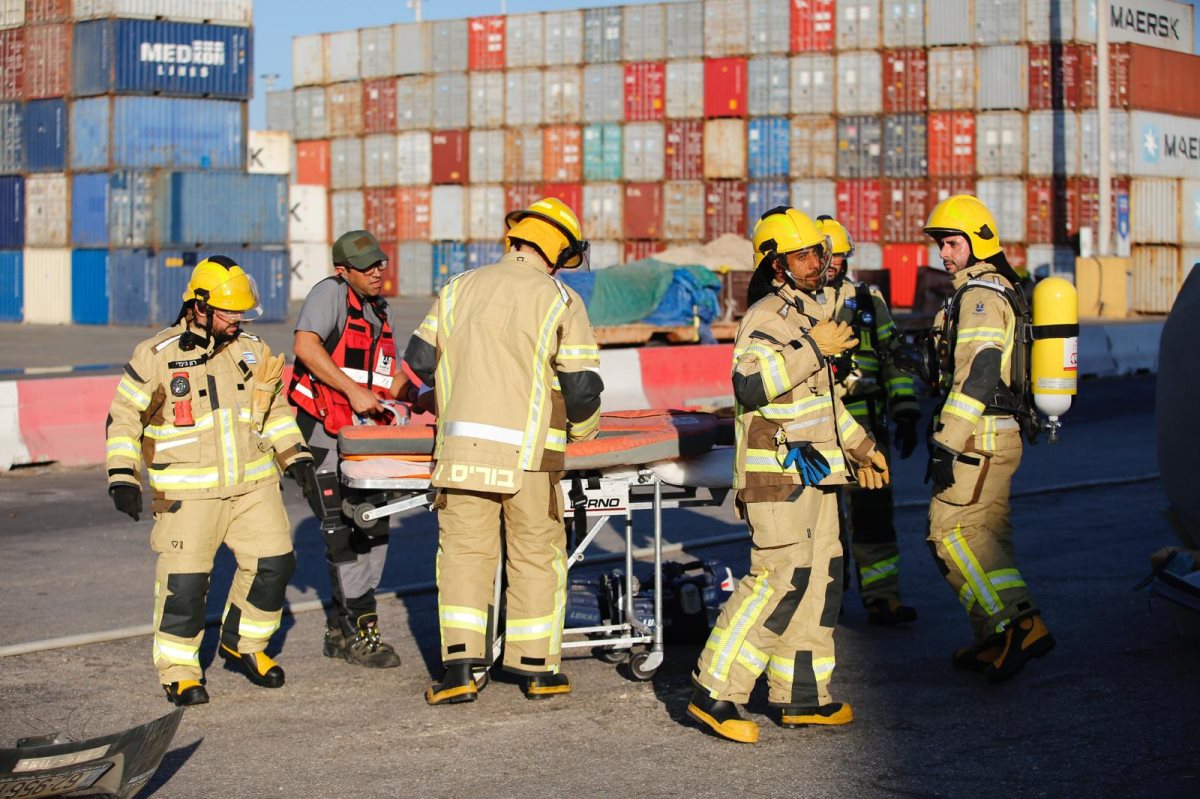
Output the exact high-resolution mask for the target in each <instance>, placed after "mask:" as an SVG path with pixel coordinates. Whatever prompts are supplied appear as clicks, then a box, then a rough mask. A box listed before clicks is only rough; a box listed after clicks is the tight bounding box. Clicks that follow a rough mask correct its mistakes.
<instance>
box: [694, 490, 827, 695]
mask: <svg viewBox="0 0 1200 799" xmlns="http://www.w3.org/2000/svg"><path fill="white" fill-rule="evenodd" d="M837 491H838V487H837V486H832V487H829V488H805V489H804V490H803V491H801V492H800V495H799V497H798V498H797V499H796V500H794V501H789V502H750V503H745V504H743V505H742V506H741V507H742V508H743V509H744V513H745V517H746V521H747V522H748V523H749V525H750V534H751V548H750V573H749V574H747V575H746V576H745V577H743V578H742V580H741V582H739V583H738V585H737V587H736V588H735V589H734V592H733V596H731V597H730V598H729V600H728V601H727V602H726V603H725V606H724V607H722V608H721V614H720V617H719V618H718V619H717V623H716V626H715V627H714V628H713V631H712V634H711V635H710V636H709V639H708V642H707V643H706V644H705V645H704V651H703V652H702V653H701V655H700V662H699V663H698V664H697V665H696V669H695V671H693V673H692V679H693V681H694V682H695V683H696V684H697V685H698V686H699V687H700V688H702V689H704V690H706V691H708V692H709V695H710V696H712V697H713V698H714V699H718V700H727V701H731V702H737V703H745V702H746V701H747V700H748V699H749V697H750V692H751V690H752V689H753V688H754V683H755V682H756V681H757V680H758V677H759V675H761V674H762V673H763V672H766V674H767V684H768V686H769V688H770V691H769V695H768V700H769V701H770V703H771V704H772V705H778V706H783V705H793V706H802V707H817V706H819V705H825V704H828V703H829V702H830V701H831V700H830V695H829V681H830V677H831V676H832V675H833V668H834V647H833V630H834V627H835V626H836V624H837V617H838V609H839V608H840V607H841V601H842V568H843V566H842V545H841V542H840V540H839V539H838V508H837Z"/></svg>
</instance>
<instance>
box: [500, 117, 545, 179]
mask: <svg viewBox="0 0 1200 799" xmlns="http://www.w3.org/2000/svg"><path fill="white" fill-rule="evenodd" d="M541 179H542V132H541V130H539V129H538V128H508V129H507V130H505V139H504V180H505V182H509V183H513V182H518V183H519V182H526V181H541Z"/></svg>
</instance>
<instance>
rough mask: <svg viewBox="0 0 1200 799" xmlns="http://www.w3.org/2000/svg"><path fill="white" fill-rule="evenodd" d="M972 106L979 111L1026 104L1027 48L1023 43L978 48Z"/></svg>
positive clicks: (1022, 106) (1010, 107) (1027, 91)
mask: <svg viewBox="0 0 1200 799" xmlns="http://www.w3.org/2000/svg"><path fill="white" fill-rule="evenodd" d="M975 64H976V66H977V68H978V71H979V79H978V81H977V83H976V85H977V86H978V92H977V95H976V98H975V107H976V108H978V109H979V110H981V111H988V110H992V109H996V110H1000V109H1018V110H1024V109H1026V108H1028V107H1029V49H1028V48H1027V47H1025V46H1024V45H1015V44H1013V45H1001V46H997V47H980V48H979V49H978V50H977V51H976V53H975Z"/></svg>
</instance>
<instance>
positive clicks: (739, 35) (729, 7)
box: [704, 0, 750, 58]
mask: <svg viewBox="0 0 1200 799" xmlns="http://www.w3.org/2000/svg"><path fill="white" fill-rule="evenodd" d="M746 12H747V9H746V0H704V54H705V55H706V56H708V57H709V58H721V57H722V56H738V55H745V54H746V52H747V50H749V48H750V28H749V25H748V24H747V23H748V21H749V20H748V17H747V13H746Z"/></svg>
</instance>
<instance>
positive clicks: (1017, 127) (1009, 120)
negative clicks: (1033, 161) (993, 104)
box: [975, 111, 1026, 177]
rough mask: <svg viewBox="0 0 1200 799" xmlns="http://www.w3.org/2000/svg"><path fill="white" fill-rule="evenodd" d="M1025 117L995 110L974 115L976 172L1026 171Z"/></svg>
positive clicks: (984, 174) (988, 174)
mask: <svg viewBox="0 0 1200 799" xmlns="http://www.w3.org/2000/svg"><path fill="white" fill-rule="evenodd" d="M1025 163H1026V161H1025V116H1024V114H1021V113H1020V112H1019V111H992V112H989V113H986V114H979V115H977V116H976V117H975V171H976V172H977V173H978V174H980V175H982V176H984V177H993V176H999V175H1021V174H1023V173H1024V172H1025Z"/></svg>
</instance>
